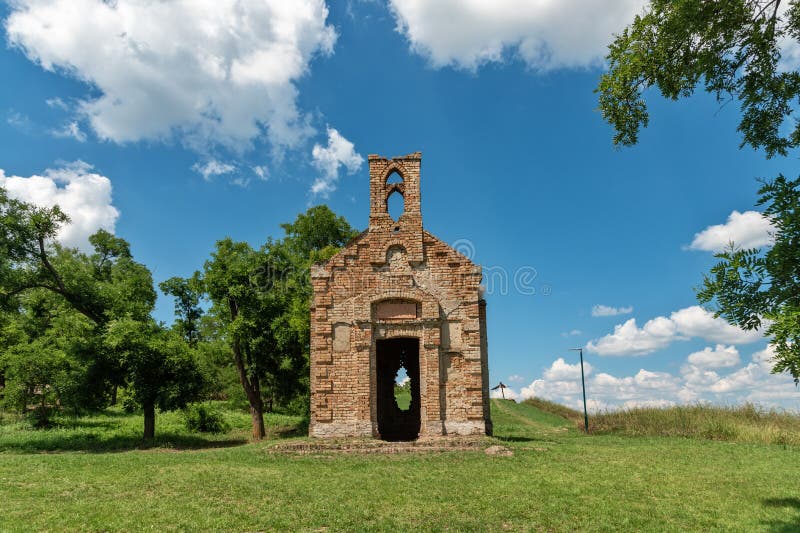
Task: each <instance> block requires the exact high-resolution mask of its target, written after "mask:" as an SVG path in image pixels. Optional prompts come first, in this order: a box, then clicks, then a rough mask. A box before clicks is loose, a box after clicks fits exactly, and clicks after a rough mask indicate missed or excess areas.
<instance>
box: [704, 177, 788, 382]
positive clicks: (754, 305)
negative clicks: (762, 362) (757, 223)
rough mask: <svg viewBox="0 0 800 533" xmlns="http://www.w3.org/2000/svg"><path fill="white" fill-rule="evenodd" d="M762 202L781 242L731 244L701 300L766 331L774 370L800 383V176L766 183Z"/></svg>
mask: <svg viewBox="0 0 800 533" xmlns="http://www.w3.org/2000/svg"><path fill="white" fill-rule="evenodd" d="M759 194H760V195H761V198H760V200H759V202H758V205H763V206H765V209H764V214H765V216H768V217H770V218H771V220H772V223H773V225H774V226H775V234H774V238H775V243H774V245H773V246H771V247H767V248H765V249H751V250H742V249H739V248H737V247H736V244H735V243H731V247H730V249H729V250H727V251H725V252H722V253H719V254H717V255H716V257H717V258H718V259H720V261H719V263H717V264H716V265H714V266H713V267H712V268H711V272H710V273H709V274H708V275H706V276H705V279H704V281H703V287H702V288H701V290H700V291H699V292H698V299H699V300H700V301H701V302H704V303H708V302H712V301H713V302H715V303H716V304H717V306H718V310H717V313H716V314H717V316H722V317H724V318H725V319H726V320H727V321H728V322H730V323H732V324H736V325H738V326H740V327H742V328H744V329H762V328H763V329H764V334H765V335H766V336H768V337H770V338H771V341H770V342H771V344H772V346H773V347H774V350H775V358H774V360H773V362H774V367H773V372H776V373H778V372H789V373H790V374H791V375H792V376H793V377H794V379H795V383H797V382H798V381H800V178H798V179H795V180H787V179H785V178H784V177H783V176H779V177H778V178H777V179H775V180H774V181H772V182H770V183H765V184H764V185H763V186H762V187H761V189H760V190H759Z"/></svg>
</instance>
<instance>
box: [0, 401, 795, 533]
mask: <svg viewBox="0 0 800 533" xmlns="http://www.w3.org/2000/svg"><path fill="white" fill-rule="evenodd" d="M226 416H227V418H228V422H229V424H230V426H231V430H230V431H229V432H228V433H226V434H222V435H217V436H208V437H207V436H198V435H193V434H190V433H188V432H187V431H186V430H185V429H183V427H182V423H181V420H180V414H164V415H159V417H158V422H157V428H156V430H157V434H158V433H160V434H161V435H162V436H161V437H160V440H159V441H158V442H157V446H156V447H154V448H151V449H146V450H142V449H136V443H137V437H138V432H139V431H140V428H141V419H140V418H139V417H137V416H135V415H124V414H122V413H115V412H112V413H109V414H106V415H103V416H95V417H90V418H85V419H78V420H72V421H70V419H58V420H57V423H58V424H59V426H58V427H57V428H56V429H51V430H47V431H42V430H38V431H37V430H33V429H28V428H27V427H26V426H25V424H24V423H21V422H13V421H12V422H11V423H9V421H8V420H6V421H4V422H3V424H2V425H0V450H2V451H0V530H2V531H36V530H59V531H60V530H71V531H121V530H122V531H134V530H137V531H138V530H158V531H161V530H164V531H194V530H224V531H270V530H292V531H297V530H300V531H303V530H306V531H364V530H380V531H397V530H409V529H421V530H451V531H479V530H480V531H484V530H503V529H506V530H511V531H550V530H554V531H575V530H579V531H609V530H627V531H684V530H695V531H699V530H703V531H705V530H720V531H722V530H727V531H797V530H800V486H798V483H797V480H798V477H800V447H795V446H792V445H789V444H782V445H781V444H761V443H741V442H729V441H719V440H708V439H699V438H695V439H692V438H683V437H650V436H635V437H633V436H625V435H617V434H606V435H592V436H586V435H583V434H581V433H580V432H579V431H577V429H576V428H575V424H574V422H573V421H569V420H566V419H565V418H562V417H560V416H557V415H555V414H552V413H548V412H545V411H543V410H541V409H539V408H537V407H536V406H533V405H529V404H528V405H526V404H514V403H512V402H506V401H502V400H494V401H493V403H492V417H493V420H494V422H495V433H496V437H495V439H493V441H494V442H495V443H497V444H501V445H503V446H507V447H508V448H510V449H512V450H513V452H514V455H513V456H511V457H501V456H487V455H486V454H484V453H483V452H482V451H458V452H444V453H419V454H397V455H375V454H372V455H358V454H348V455H337V454H330V453H329V454H320V455H294V454H285V453H275V452H274V451H273V450H271V448H272V447H273V446H274V445H275V442H276V439H279V438H280V439H286V438H287V437H286V435H291V433H292V431H293V429H292V428H293V425H295V424H298V423H299V420H297V419H292V418H290V417H271V418H270V419H269V420H268V424H269V425H270V426H271V427H272V428H273V430H272V433H271V434H270V438H271V439H272V440H270V441H267V442H264V443H260V444H249V443H245V438H246V436H247V433H248V427H247V422H248V420H247V419H248V417H247V415H246V414H239V413H233V412H228V413H227V414H226ZM288 438H295V439H297V437H288ZM45 451H46V452H47V453H42V452H45Z"/></svg>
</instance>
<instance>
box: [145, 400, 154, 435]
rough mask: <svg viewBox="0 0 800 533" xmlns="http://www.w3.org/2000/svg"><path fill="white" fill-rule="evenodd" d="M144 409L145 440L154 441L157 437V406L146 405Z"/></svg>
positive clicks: (152, 404)
mask: <svg viewBox="0 0 800 533" xmlns="http://www.w3.org/2000/svg"><path fill="white" fill-rule="evenodd" d="M143 407H144V440H145V441H148V442H149V441H152V440H153V439H154V438H155V436H156V406H155V404H154V403H146V404H144V405H143Z"/></svg>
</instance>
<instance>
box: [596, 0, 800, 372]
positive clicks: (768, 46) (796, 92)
mask: <svg viewBox="0 0 800 533" xmlns="http://www.w3.org/2000/svg"><path fill="white" fill-rule="evenodd" d="M798 39H800V1H798V0H724V1H722V0H716V1H712V0H651V1H650V4H649V6H648V7H647V9H646V10H645V11H644V13H643V14H642V15H640V16H637V17H636V18H635V19H634V21H633V23H632V24H631V25H630V26H629V27H628V28H626V29H625V30H624V31H623V32H622V34H621V35H619V36H617V37H616V38H615V40H614V42H613V43H612V44H611V45H610V46H609V54H608V61H609V70H608V72H607V73H605V74H604V75H603V76H602V77H601V79H600V83H599V86H598V88H597V92H599V95H600V111H601V113H602V115H603V117H604V118H605V119H606V120H607V121H608V122H609V123H610V124H611V125H612V126H613V127H614V129H615V136H614V143H615V144H617V145H632V144H635V143H636V142H637V141H638V138H639V137H638V136H639V131H640V128H641V127H643V126H647V123H648V118H649V117H648V114H647V106H646V103H645V100H644V96H643V95H644V93H645V91H647V90H648V89H649V88H652V87H657V88H658V89H659V90H660V92H661V94H662V95H663V96H664V97H666V98H670V99H673V100H677V99H678V98H681V97H687V96H689V95H691V94H692V93H694V91H695V90H696V88H697V87H698V86H700V85H702V86H704V88H705V90H706V91H707V92H709V93H711V94H714V95H715V96H716V97H717V99H718V101H720V102H722V101H728V100H738V101H739V103H740V105H741V109H742V118H741V121H740V123H739V127H738V130H739V131H740V132H741V134H742V136H743V141H742V146H744V145H750V146H751V147H753V148H755V149H759V148H763V149H764V150H765V152H766V155H767V157H768V158H769V157H773V156H775V155H776V154H777V155H787V154H788V152H789V151H790V150H791V149H794V148H797V147H798V146H800V121H796V120H795V122H794V124H788V123H789V122H791V119H793V118H794V113H795V111H796V108H797V105H798V103H800V73H799V72H798V71H797V70H796V69H792V68H789V67H788V66H787V65H786V64H782V63H781V47H782V46H785V45H786V44H787V43H789V42H791V41H797V40H798ZM798 188H800V178H799V179H796V180H794V181H791V180H787V179H785V178H784V177H783V176H779V177H778V178H776V179H775V180H774V181H772V182H766V183H764V184H763V186H762V187H761V189H760V191H759V194H760V195H761V197H760V200H759V205H764V206H765V210H764V213H765V215H766V216H769V217H771V220H772V223H773V225H774V226H775V228H776V229H775V235H774V237H775V244H774V246H772V247H767V248H764V249H752V250H742V249H738V248H737V247H736V245H735V243H732V244H731V248H730V250H728V251H726V252H724V253H721V254H718V255H717V257H718V258H719V259H720V262H719V263H718V264H717V265H715V266H714V267H713V268H712V269H711V272H710V273H709V274H708V275H707V276H705V279H704V283H703V287H702V288H701V290H700V291H699V293H698V298H699V300H700V301H701V302H703V303H709V302H716V304H717V306H718V309H717V315H718V316H723V317H724V318H725V319H727V320H728V322H730V323H732V324H736V325H739V326H740V327H743V328H745V329H757V328H758V329H760V328H765V334H766V335H767V336H768V337H771V342H772V343H773V345H774V346H775V350H776V354H777V355H776V357H775V359H774V367H773V372H784V371H787V372H789V373H791V374H792V376H794V378H795V382H796V383H797V382H798V380H799V379H800V342H798V341H799V340H800V219H799V218H798V217H800V192H798Z"/></svg>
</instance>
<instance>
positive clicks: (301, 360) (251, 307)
mask: <svg viewBox="0 0 800 533" xmlns="http://www.w3.org/2000/svg"><path fill="white" fill-rule="evenodd" d="M282 228H283V229H284V231H285V237H284V238H283V239H281V240H277V241H275V240H269V241H268V242H267V243H266V244H265V245H264V246H262V247H261V248H260V249H259V250H255V249H253V248H252V247H251V246H250V245H249V244H247V243H243V242H235V241H233V240H232V239H230V238H228V239H223V240H221V241H219V242H217V246H216V249H215V251H214V252H213V254H212V256H211V258H210V259H209V260H208V261H206V263H205V265H204V267H203V272H202V274H200V273H196V274H195V275H194V277H193V278H192V279H193V280H194V282H193V283H194V284H195V285H194V287H201V286H202V288H203V290H204V291H205V296H206V297H207V298H208V299H209V300H210V302H211V308H210V310H209V313H208V321H207V322H206V323H205V324H206V325H208V326H210V327H212V328H213V329H214V331H215V332H216V336H215V338H216V339H222V340H224V342H225V344H226V345H227V347H228V350H229V353H230V355H231V357H232V359H233V368H235V369H236V371H237V374H238V379H239V382H240V383H241V386H242V389H243V391H244V395H245V397H246V399H247V402H248V404H249V406H250V408H251V409H252V410H254V411H255V412H256V413H260V412H263V410H264V406H265V405H266V406H267V410H272V409H275V408H279V407H280V408H282V409H284V410H288V411H290V412H297V411H298V410H303V411H305V412H306V413H307V412H308V411H307V409H308V399H307V397H308V389H309V382H308V373H309V367H308V353H309V344H310V305H311V295H312V290H311V281H310V277H309V270H310V267H311V265H312V264H313V263H314V262H316V261H320V260H325V259H328V258H330V257H331V256H332V255H333V254H334V253H336V251H338V249H339V247H340V246H342V245H344V244H345V243H346V242H348V241H349V240H350V239H351V238H353V237H354V236H355V235H356V232H355V231H354V230H353V229H352V228H350V226H349V224H347V221H346V220H345V219H344V218H342V217H339V216H337V215H335V214H334V213H333V212H332V211H331V210H330V209H328V208H327V207H326V206H316V207H312V208H311V209H309V210H308V211H307V212H306V213H304V214H300V215H299V216H298V217H297V219H296V220H295V222H293V223H291V224H284V225H283V226H282ZM184 283H188V281H185V280H184V281H180V280H172V281H171V284H172V286H173V287H174V286H178V287H182V286H184V285H183V284H184ZM172 292H173V293H176V292H180V291H177V290H173V291H172ZM192 305H194V306H196V305H197V303H196V302H194V301H192ZM184 307H185V306H184ZM182 312H183V311H179V313H178V315H179V318H180V316H181V313H182ZM204 318H205V317H204ZM214 351H215V353H219V352H218V351H217V350H216V349H215V350H214ZM209 360H210V358H209ZM215 360H216V364H217V365H219V363H220V361H219V360H218V359H215ZM229 360H230V359H229ZM225 374H226V375H227V376H230V372H229V371H227V370H226V371H225ZM218 375H222V373H219V374H218ZM228 396H232V399H235V398H236V396H234V395H230V394H228ZM256 418H257V417H256ZM255 420H256V419H254V424H256V425H257V422H256V421H255ZM256 433H263V431H262V430H260V429H258V428H256V427H255V426H254V436H256V438H258V437H257V435H256Z"/></svg>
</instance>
